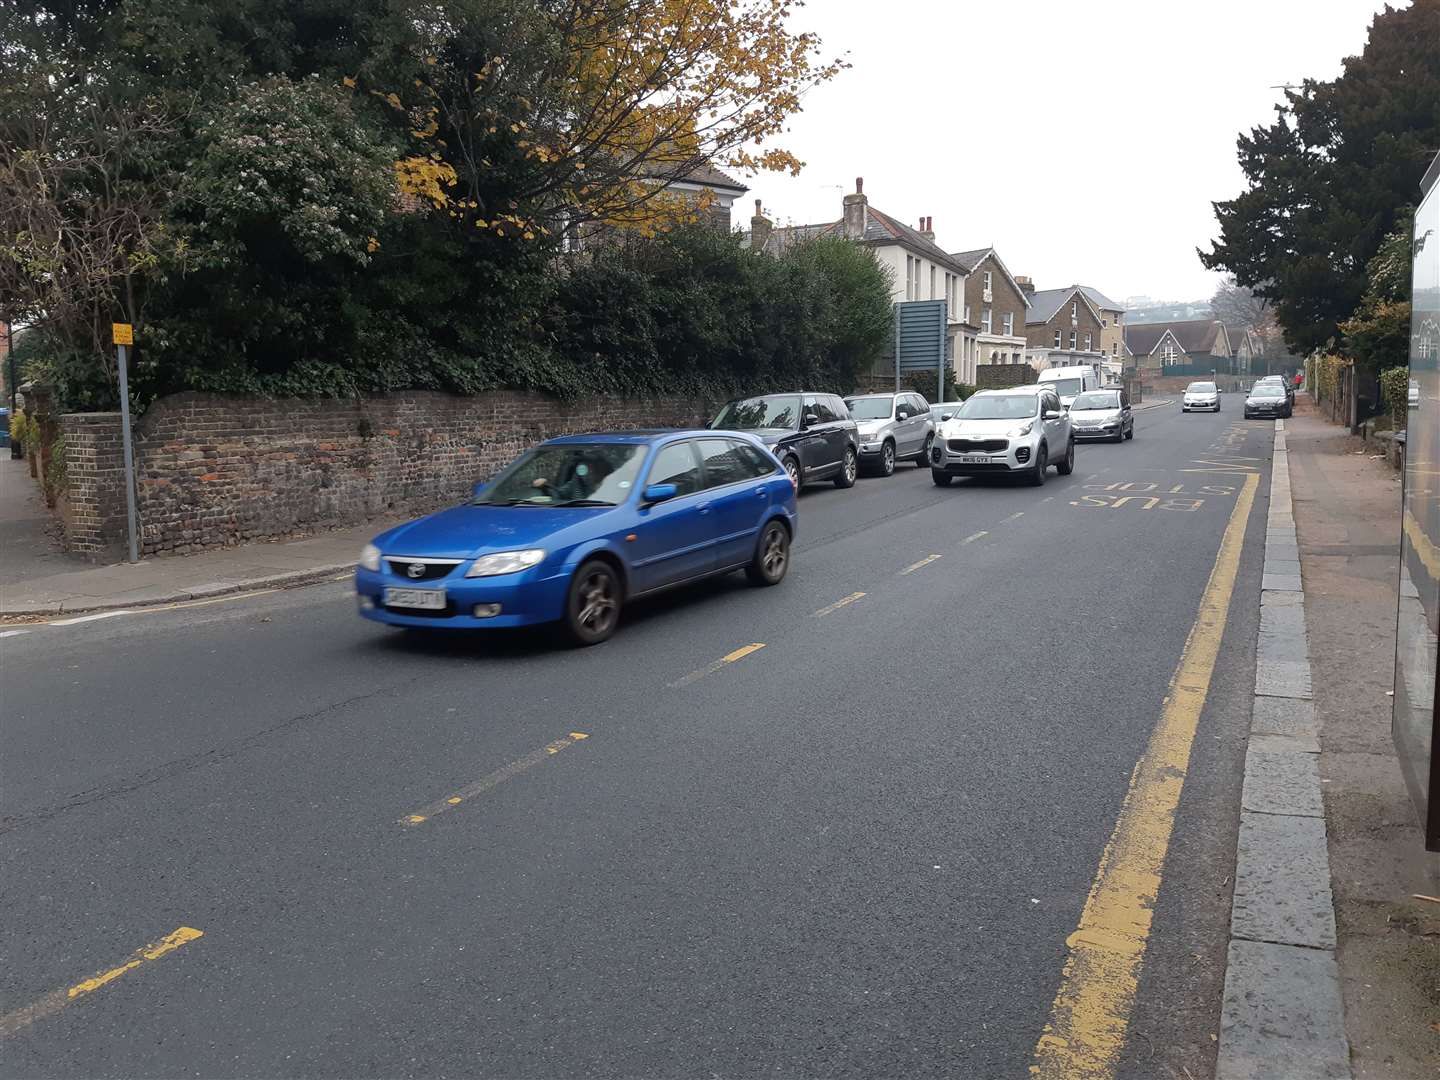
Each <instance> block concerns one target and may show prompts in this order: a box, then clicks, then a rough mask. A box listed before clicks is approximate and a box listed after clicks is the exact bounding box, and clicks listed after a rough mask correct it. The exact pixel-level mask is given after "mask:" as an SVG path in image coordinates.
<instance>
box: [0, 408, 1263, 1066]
mask: <svg viewBox="0 0 1440 1080" xmlns="http://www.w3.org/2000/svg"><path fill="white" fill-rule="evenodd" d="M1267 428H1268V425H1247V424H1244V423H1242V422H1241V421H1240V420H1239V418H1238V417H1234V416H1231V415H1221V416H1218V417H1215V416H1208V415H1194V416H1184V417H1182V416H1180V415H1179V414H1178V413H1177V412H1174V411H1169V410H1160V409H1155V410H1147V411H1146V412H1144V413H1142V414H1141V419H1140V421H1139V425H1138V432H1137V438H1136V440H1135V441H1134V442H1127V443H1124V444H1119V445H1096V446H1090V445H1086V446H1082V447H1080V448H1079V451H1078V453H1077V470H1076V473H1075V474H1074V475H1073V476H1072V477H1069V478H1057V477H1054V476H1053V475H1052V476H1051V478H1050V480H1049V483H1048V484H1047V485H1046V486H1045V487H1044V488H1041V489H1038V490H1037V489H1034V488H1028V487H1021V486H1016V485H1011V484H1002V483H994V482H965V483H961V484H957V485H954V486H953V487H951V488H948V489H937V488H934V487H933V486H932V485H931V484H930V481H929V477H928V473H927V472H925V471H924V470H914V469H909V468H902V469H900V470H898V471H897V473H896V475H895V476H894V477H891V478H888V479H880V478H866V479H863V480H862V481H861V482H860V483H859V484H857V485H856V487H855V488H854V489H853V490H851V491H848V492H847V491H837V490H834V489H831V488H816V489H814V490H812V491H809V492H807V493H806V494H805V495H804V496H803V497H802V500H801V525H800V533H799V536H798V538H797V545H796V549H795V560H794V566H793V569H792V572H791V576H790V578H789V579H787V581H786V582H785V583H784V584H782V585H781V586H780V587H778V588H776V589H768V590H758V589H753V588H749V587H747V586H746V585H745V584H744V583H743V582H742V581H740V580H739V579H738V578H737V579H734V580H726V581H721V582H716V583H711V584H707V585H704V586H701V587H697V588H693V589H688V590H684V591H682V592H679V593H676V594H673V595H670V596H668V597H665V598H663V599H660V600H657V601H655V602H653V603H650V604H646V605H643V606H638V605H637V606H636V607H635V608H634V609H632V610H631V611H630V612H629V614H628V615H627V617H626V619H625V623H624V625H623V626H622V628H621V631H620V633H619V634H618V635H617V637H616V638H615V639H614V640H613V641H611V642H609V643H607V644H606V645H604V646H601V647H599V648H595V649H589V650H581V651H573V650H565V649H559V648H556V647H555V646H553V645H552V644H550V642H549V640H548V638H547V636H546V635H544V634H543V633H527V634H498V635H494V636H477V637H464V638H449V637H443V636H442V637H435V636H415V635H402V634H396V633H389V632H386V631H384V630H383V629H380V628H377V627H375V626H372V625H370V624H367V623H362V622H361V621H360V620H359V619H358V618H357V617H356V616H355V613H354V610H353V598H352V597H351V596H350V594H349V590H348V589H347V587H346V586H345V585H344V584H343V583H339V582H333V583H329V584H321V585H317V586H315V587H313V588H310V589H304V590H293V591H286V592H280V593H273V594H269V595H264V596H236V597H234V598H232V599H229V600H225V601H223V602H217V603H214V604H210V605H206V606H197V607H188V608H182V609H179V610H148V611H142V612H137V613H135V614H133V615H124V616H116V617H114V618H109V619H105V620H101V621H96V622H88V623H82V624H78V625H68V626H58V625H49V626H35V627H31V628H27V630H26V632H25V633H24V634H22V635H20V636H17V637H12V638H7V639H5V640H4V641H3V642H0V650H3V654H0V655H3V659H4V669H5V682H6V685H5V692H4V694H3V702H4V705H3V707H4V710H5V723H4V724H3V726H0V737H3V751H4V754H3V756H4V761H5V783H4V784H3V785H0V815H3V820H0V855H3V858H4V861H5V867H6V873H5V874H4V875H0V903H3V904H4V905H5V910H6V911H7V929H8V930H9V940H10V941H11V942H12V948H11V949H10V957H9V962H8V963H7V965H6V966H5V968H4V970H3V971H0V1038H3V1039H4V1040H5V1041H4V1045H3V1052H4V1054H5V1058H6V1062H7V1069H8V1070H9V1071H13V1072H15V1073H17V1074H43V1075H47V1076H72V1075H73V1076H79V1075H86V1076H121V1075H126V1076H128V1075H157V1074H166V1075H170V1074H176V1073H180V1072H186V1073H199V1074H202V1075H220V1074H223V1075H240V1074H244V1075H306V1076H310V1075H327V1076H340V1075H387V1076H431V1075H442V1074H448V1073H459V1074H465V1075H490V1076H504V1077H512V1076H513V1077H521V1076H536V1077H554V1076H578V1075H587V1076H616V1077H619V1076H673V1075H694V1074H696V1073H713V1074H718V1075H727V1076H758V1075H775V1074H781V1075H854V1076H877V1075H884V1076H900V1075H904V1076H930V1075H933V1076H941V1075H950V1076H974V1077H1001V1076H1023V1075H1026V1073H1027V1069H1028V1066H1029V1064H1030V1063H1031V1061H1032V1060H1033V1055H1034V1052H1035V1047H1036V1045H1037V1042H1038V1041H1039V1039H1040V1037H1041V1033H1042V1031H1043V1030H1044V1027H1045V1025H1046V1023H1047V1022H1048V1021H1049V1019H1050V1017H1051V1010H1052V1003H1053V1001H1054V1000H1055V995H1056V992H1057V987H1058V986H1059V985H1060V983H1061V980H1062V970H1063V968H1064V964H1065V959H1066V955H1067V949H1068V946H1067V941H1068V940H1069V939H1070V938H1071V936H1072V935H1073V934H1074V933H1075V931H1076V927H1077V925H1078V924H1079V922H1080V920H1081V917H1082V912H1083V910H1084V908H1085V906H1086V901H1087V897H1088V895H1089V894H1090V891H1091V889H1092V887H1093V885H1094V882H1095V880H1096V875H1097V870H1098V868H1100V867H1101V865H1102V856H1103V854H1104V853H1105V851H1106V847H1107V842H1108V841H1109V839H1110V838H1111V836H1112V833H1113V832H1114V830H1115V826H1116V821H1117V814H1119V813H1120V809H1121V807H1122V805H1123V804H1124V803H1125V801H1126V799H1127V793H1128V792H1129V790H1130V787H1131V782H1132V774H1134V772H1135V766H1136V762H1137V760H1139V759H1140V758H1141V756H1142V755H1143V754H1144V753H1145V749H1146V746H1147V743H1148V741H1149V740H1150V738H1151V736H1152V733H1153V731H1154V729H1155V725H1156V722H1157V717H1158V716H1159V715H1160V713H1161V710H1162V709H1163V707H1164V702H1165V700H1166V697H1167V694H1168V693H1169V690H1170V686H1171V680H1172V677H1173V676H1174V674H1175V671H1176V667H1177V663H1178V661H1179V658H1180V657H1181V656H1182V654H1183V653H1184V651H1185V649H1186V643H1187V640H1188V638H1189V637H1190V633H1191V630H1192V627H1193V624H1194V622H1195V619H1196V614H1197V606H1198V604H1199V600H1200V597H1201V595H1202V593H1203V592H1204V591H1205V590H1206V588H1207V581H1208V579H1209V576H1210V572H1211V568H1212V566H1213V565H1214V564H1215V561H1216V552H1217V549H1218V545H1219V543H1220V538H1221V536H1222V534H1223V533H1224V532H1225V530H1226V528H1227V522H1229V521H1230V519H1231V517H1232V511H1233V508H1234V506H1235V495H1236V492H1237V491H1238V490H1239V489H1240V487H1241V484H1242V482H1243V478H1244V477H1245V476H1248V475H1263V473H1264V472H1265V471H1266V469H1267V466H1268V461H1267V459H1268V455H1269V438H1268V431H1267V430H1266V429H1267ZM1263 494H1264V488H1263V486H1262V487H1261V496H1262V497H1263ZM1257 520H1258V514H1257ZM1263 539H1264V537H1263V531H1259V530H1254V529H1251V530H1250V531H1249V532H1248V533H1246V534H1245V540H1244V546H1243V549H1242V550H1241V551H1240V553H1239V556H1238V564H1237V577H1236V583H1235V593H1234V597H1235V599H1234V601H1233V603H1232V604H1231V605H1230V617H1229V622H1228V624H1227V625H1226V628H1225V632H1224V638H1223V641H1222V643H1221V649H1220V656H1221V657H1222V662H1221V663H1220V664H1218V665H1217V667H1216V668H1215V671H1214V673H1213V678H1212V679H1210V681H1209V684H1208V689H1207V693H1206V694H1205V697H1204V707H1203V712H1201V713H1200V714H1199V715H1198V716H1197V717H1196V720H1197V724H1196V727H1195V730H1194V732H1193V738H1194V745H1193V749H1191V751H1190V754H1189V759H1188V763H1187V764H1186V766H1185V769H1184V787H1183V792H1182V793H1181V794H1180V801H1179V805H1178V809H1177V812H1176V814H1175V815H1174V821H1173V834H1171V835H1169V837H1168V844H1169V858H1168V859H1166V860H1165V864H1164V874H1163V880H1160V881H1159V882H1158V895H1156V896H1155V898H1154V903H1153V906H1150V907H1147V908H1146V909H1145V912H1146V913H1145V919H1144V921H1145V924H1146V926H1147V928H1148V929H1147V932H1146V937H1145V940H1144V941H1143V946H1144V950H1143V956H1144V965H1143V972H1142V974H1141V977H1140V980H1139V984H1138V987H1136V988H1135V993H1134V999H1133V1002H1129V1006H1130V1008H1129V1012H1128V1026H1129V1031H1130V1032H1131V1036H1130V1037H1129V1038H1128V1039H1127V1040H1125V1043H1124V1046H1123V1047H1122V1048H1120V1051H1119V1054H1118V1056H1117V1057H1116V1059H1115V1061H1114V1063H1113V1064H1114V1068H1113V1074H1114V1075H1118V1076H1119V1077H1124V1078H1126V1080H1131V1078H1142V1077H1143V1078H1146V1080H1149V1078H1152V1077H1164V1076H1184V1075H1185V1073H1186V1072H1188V1073H1189V1074H1190V1075H1191V1076H1193V1077H1196V1078H1199V1077H1202V1076H1206V1075H1210V1074H1211V1073H1212V1072H1213V1067H1214V1061H1215V1041H1214V1039H1215V1036H1216V1034H1217V1032H1218V1024H1219V1005H1220V996H1221V994H1220V992H1221V982H1222V979H1223V975H1224V962H1225V942H1226V937H1227V933H1226V928H1227V927H1228V922H1229V914H1230V900H1231V898H1230V893H1229V885H1228V882H1229V879H1230V877H1231V875H1232V873H1233V867H1234V856H1235V836H1236V830H1237V826H1238V808H1239V805H1240V797H1241V791H1240V778H1241V776H1242V773H1243V760H1244V753H1245V736H1246V735H1247V734H1248V728H1249V723H1250V709H1249V703H1250V701H1251V698H1252V695H1253V688H1254V682H1255V670H1254V665H1253V660H1252V656H1253V649H1252V645H1253V642H1254V640H1255V635H1256V633H1257V630H1258V604H1257V603H1256V598H1258V596H1259V587H1260V579H1261V571H1262V555H1263V551H1262V544H1263ZM307 543H308V542H307ZM277 546H279V545H277ZM356 548H358V544H357V545H352V548H351V550H349V551H348V553H347V555H346V564H347V565H348V563H349V560H351V559H353V557H354V549H356ZM932 556H939V558H932ZM167 561H168V562H181V561H188V560H167ZM917 566H918V568H917ZM906 571H909V572H908V573H907V572H906ZM857 593H858V594H862V595H860V596H859V597H858V598H857V599H855V600H854V601H853V602H851V603H849V604H846V605H844V606H840V607H836V606H835V605H836V602H837V601H838V600H840V599H842V598H846V597H853V596H855V595H856V594H857ZM752 645H762V646H763V647H762V648H759V649H751V650H749V651H745V650H746V646H752ZM727 657H737V658H736V659H734V660H733V661H731V662H728V663H723V664H719V665H716V664H715V661H717V660H721V659H724V658H727ZM695 672H704V674H702V675H701V676H700V677H698V678H693V679H692V678H690V677H689V675H690V674H691V673H695ZM581 736H583V738H581ZM451 798H458V799H459V800H460V802H459V803H458V804H454V808H453V809H452V810H448V811H445V812H443V813H441V814H439V815H438V816H434V817H433V818H430V817H427V816H426V815H417V814H416V811H417V810H420V809H424V808H427V807H432V806H435V805H437V804H444V805H447V806H448V805H452V804H451V803H450V801H449V800H450V799H451ZM415 816H422V817H426V820H423V821H421V822H419V823H414V822H412V820H411V819H412V818H413V817H415ZM182 930H190V931H198V932H199V934H200V935H201V936H191V935H190V934H180V932H181V931H182ZM176 934H180V937H178V938H177V937H175V936H174V935H176ZM167 942H180V943H179V944H176V945H174V946H173V947H169V948H166V947H165V945H166V943H167ZM137 956H138V961H137V963H136V965H135V966H134V967H127V966H126V965H128V964H129V963H130V958H132V957H137ZM122 968H123V969H124V970H123V971H121V969H122ZM112 971H121V974H119V975H117V976H114V977H113V978H112V979H107V981H105V982H104V983H103V984H101V985H99V986H98V987H97V988H95V989H94V990H93V991H92V990H90V989H84V990H83V993H81V994H80V995H78V996H76V997H69V996H68V989H70V988H75V987H82V988H86V987H89V986H91V985H92V984H93V983H95V982H96V978H97V975H99V974H100V973H105V974H107V975H108V973H109V972H112ZM57 992H58V993H59V995H60V998H61V999H64V1000H63V1002H62V1004H60V1006H59V1007H58V1008H56V1009H54V1010H53V1011H46V1012H43V1015H41V1014H40V1013H35V1012H26V1010H31V1009H34V1008H35V1007H36V1006H37V1005H39V1004H42V1003H45V1002H49V1001H56V1000H58V999H57V998H56V997H55V995H56V994H57ZM17 1016H21V1017H23V1018H27V1022H26V1023H25V1025H24V1026H23V1028H21V1027H16V1024H17V1023H18V1020H15V1019H12V1018H14V1017H17ZM7 1025H8V1026H7ZM12 1029H13V1030H12Z"/></svg>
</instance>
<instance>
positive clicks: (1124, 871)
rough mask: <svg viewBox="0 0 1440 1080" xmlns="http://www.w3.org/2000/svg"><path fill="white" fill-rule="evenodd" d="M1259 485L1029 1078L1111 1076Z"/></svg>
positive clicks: (1138, 776) (1109, 852)
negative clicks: (1247, 524)
mask: <svg viewBox="0 0 1440 1080" xmlns="http://www.w3.org/2000/svg"><path fill="white" fill-rule="evenodd" d="M1259 485H1260V477H1259V476H1258V475H1257V474H1255V473H1250V474H1248V475H1247V476H1246V477H1245V485H1244V487H1243V489H1242V490H1241V492H1240V495H1239V497H1238V498H1237V499H1236V502H1235V507H1234V509H1233V510H1232V511H1231V514H1230V522H1229V524H1228V525H1227V526H1226V527H1225V535H1224V537H1223V538H1222V539H1221V541H1220V550H1219V552H1218V553H1217V554H1216V556H1215V565H1214V567H1213V568H1212V569H1211V571H1210V580H1209V582H1208V583H1207V584H1206V586H1205V593H1204V595H1203V596H1202V597H1201V600H1200V611H1199V614H1198V615H1197V616H1196V618H1195V624H1194V625H1193V626H1192V627H1191V628H1190V635H1189V637H1188V638H1187V639H1186V642H1185V648H1184V651H1183V652H1182V653H1181V654H1180V664H1179V666H1178V667H1177V668H1176V669H1175V674H1174V676H1172V678H1171V680H1170V693H1169V694H1168V695H1167V696H1166V698H1165V702H1164V706H1163V707H1162V709H1161V711H1160V720H1159V723H1157V724H1156V725H1155V730H1154V731H1153V732H1152V733H1151V736H1150V744H1149V745H1148V746H1147V747H1146V748H1145V755H1144V757H1142V758H1141V759H1140V761H1139V762H1138V763H1137V764H1136V766H1135V771H1134V772H1133V773H1132V774H1131V776H1130V787H1129V790H1128V791H1127V792H1126V794H1125V801H1124V803H1123V804H1122V805H1121V807H1120V815H1119V818H1118V819H1117V820H1116V822H1115V831H1114V832H1113V833H1111V835H1110V842H1109V843H1108V844H1106V845H1105V851H1104V853H1103V854H1102V855H1101V856H1100V866H1099V869H1098V870H1097V872H1096V875H1095V881H1094V884H1092V885H1091V887H1090V895H1089V897H1088V898H1087V899H1086V901H1085V909H1084V911H1083V912H1082V913H1081V915H1080V925H1079V927H1078V928H1077V929H1076V931H1075V933H1073V934H1071V935H1070V937H1069V939H1068V940H1067V942H1066V944H1067V945H1068V946H1069V955H1068V957H1067V958H1066V960H1065V968H1064V972H1063V974H1062V976H1061V980H1060V989H1059V992H1058V993H1056V995H1055V1000H1054V1003H1053V1004H1052V1005H1051V1006H1050V1021H1049V1023H1047V1024H1046V1025H1045V1031H1044V1033H1043V1034H1042V1035H1041V1036H1040V1040H1039V1042H1037V1043H1036V1045H1035V1059H1034V1064H1032V1065H1031V1066H1030V1073H1031V1075H1032V1076H1035V1077H1038V1078H1040V1080H1109V1078H1111V1077H1113V1076H1114V1075H1115V1069H1116V1066H1117V1064H1118V1062H1119V1058H1120V1052H1121V1051H1122V1050H1123V1049H1124V1046H1125V1038H1126V1034H1127V1032H1128V1030H1129V1025H1130V1010H1131V1007H1132V1006H1133V1005H1134V1002H1135V991H1136V988H1137V987H1138V985H1139V981H1140V971H1141V967H1142V966H1143V964H1144V961H1145V947H1146V944H1147V941H1148V939H1149V935H1150V920H1151V916H1152V914H1153V912H1154V908H1155V898H1156V896H1157V895H1158V893H1159V891H1160V882H1161V875H1162V872H1163V870H1164V867H1165V855H1166V852H1167V851H1168V849H1169V846H1170V835H1171V833H1172V832H1173V831H1174V827H1175V810H1176V807H1177V806H1178V805H1179V802H1180V792H1181V789H1182V788H1183V787H1184V784H1185V771H1186V769H1187V768H1188V767H1189V764H1190V748H1191V745H1192V744H1193V742H1194V740H1195V730H1196V728H1197V726H1198V725H1199V723H1200V714H1201V711H1202V710H1203V709H1204V707H1205V696H1206V694H1207V692H1208V691H1209V688H1210V679H1211V676H1212V675H1213V674H1214V671H1215V660H1216V657H1217V655H1218V654H1219V651H1220V641H1221V639H1222V638H1223V637H1224V635H1225V620H1226V618H1227V616H1228V613H1229V608H1230V597H1231V594H1232V593H1233V592H1234V590H1235V576H1236V573H1237V571H1238V569H1239V566H1240V550H1241V546H1242V544H1243V542H1244V540H1245V527H1246V523H1247V522H1248V520H1249V518H1250V509H1251V507H1252V506H1253V505H1254V502H1255V489H1256V488H1257V487H1259Z"/></svg>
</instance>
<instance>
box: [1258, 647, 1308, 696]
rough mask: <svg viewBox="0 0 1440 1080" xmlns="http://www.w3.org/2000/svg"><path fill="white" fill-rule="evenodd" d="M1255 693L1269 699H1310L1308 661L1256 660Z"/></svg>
mask: <svg viewBox="0 0 1440 1080" xmlns="http://www.w3.org/2000/svg"><path fill="white" fill-rule="evenodd" d="M1255 693H1257V694H1260V695H1262V696H1269V697H1295V698H1308V697H1309V696H1310V662H1309V661H1308V660H1262V659H1260V658H1259V657H1257V658H1256V660H1255Z"/></svg>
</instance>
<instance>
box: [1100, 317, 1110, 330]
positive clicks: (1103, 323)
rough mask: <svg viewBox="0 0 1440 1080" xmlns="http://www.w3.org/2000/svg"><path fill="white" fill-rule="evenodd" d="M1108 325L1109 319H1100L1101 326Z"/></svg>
mask: <svg viewBox="0 0 1440 1080" xmlns="http://www.w3.org/2000/svg"><path fill="white" fill-rule="evenodd" d="M1109 325H1110V320H1109V319H1101V320H1100V326H1101V327H1102V328H1104V327H1106V326H1109Z"/></svg>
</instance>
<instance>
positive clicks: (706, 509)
mask: <svg viewBox="0 0 1440 1080" xmlns="http://www.w3.org/2000/svg"><path fill="white" fill-rule="evenodd" d="M695 509H696V510H699V511H700V513H702V514H708V513H709V512H710V504H709V503H701V504H700V505H699V506H697V507H695Z"/></svg>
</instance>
